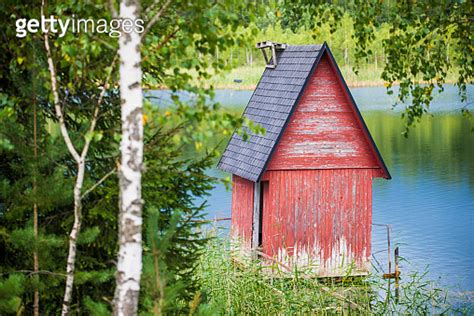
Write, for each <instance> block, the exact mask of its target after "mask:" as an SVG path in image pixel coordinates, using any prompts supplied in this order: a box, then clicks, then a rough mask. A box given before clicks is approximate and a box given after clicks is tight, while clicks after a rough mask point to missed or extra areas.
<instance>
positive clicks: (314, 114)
mask: <svg viewBox="0 0 474 316" xmlns="http://www.w3.org/2000/svg"><path fill="white" fill-rule="evenodd" d="M303 93H304V94H303V96H302V98H301V101H300V103H299V104H298V105H297V107H296V109H295V111H294V112H293V114H292V116H291V118H290V122H289V124H288V126H287V127H286V129H285V131H284V132H283V135H282V137H281V139H280V141H279V143H278V145H277V148H276V149H275V152H274V153H273V155H272V157H271V160H270V162H269V164H268V166H267V169H266V170H296V169H298V170H301V169H332V168H378V169H379V168H380V167H379V164H378V162H377V160H376V159H375V157H374V155H373V153H372V151H371V148H370V145H369V143H368V142H367V140H366V138H365V136H364V134H363V131H362V129H361V127H360V125H359V123H358V121H357V119H356V115H355V113H354V112H353V110H352V108H351V105H350V103H349V102H351V101H350V100H349V99H348V98H347V96H346V94H345V93H344V88H343V87H342V86H341V84H340V82H339V80H338V76H337V74H336V72H335V70H334V68H333V67H332V66H331V64H330V60H329V57H328V56H327V54H324V56H323V57H322V59H321V61H320V62H319V65H318V66H317V68H316V70H315V71H314V73H313V76H312V77H311V79H310V83H309V85H308V86H307V88H306V89H305V91H304V92H303Z"/></svg>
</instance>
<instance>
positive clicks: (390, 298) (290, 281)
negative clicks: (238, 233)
mask: <svg viewBox="0 0 474 316" xmlns="http://www.w3.org/2000/svg"><path fill="white" fill-rule="evenodd" d="M231 249H232V247H231V246H230V243H229V242H228V241H226V240H225V239H215V240H214V241H213V242H212V243H210V245H209V247H208V249H207V251H206V253H205V254H204V255H203V256H202V257H201V261H200V265H199V268H198V270H197V277H198V279H199V282H200V284H201V287H202V292H201V294H200V295H201V297H200V299H201V300H202V302H201V304H200V307H199V311H200V313H201V314H206V315H210V314H219V315H222V314H226V315H227V314H228V315H240V314H251V315H255V314H256V315H293V314H347V313H349V314H362V315H364V314H365V315H368V314H376V315H382V314H383V315H385V314H393V313H401V314H442V313H455V312H463V311H458V310H455V309H454V308H453V307H452V306H450V304H449V302H448V300H447V292H446V291H445V290H442V289H440V288H439V287H437V286H436V284H435V283H433V282H431V281H427V280H426V278H425V274H419V273H404V275H403V276H402V282H401V284H400V288H399V296H398V299H397V298H395V295H394V284H393V280H392V281H391V282H392V284H391V285H390V289H389V288H388V286H389V283H388V282H389V281H388V280H384V279H382V277H381V273H377V272H374V274H373V275H371V276H369V277H367V278H364V279H351V278H346V279H343V281H342V282H340V283H330V282H329V283H328V281H324V282H323V281H321V280H318V279H315V278H308V277H305V276H304V275H301V274H299V273H297V272H295V273H292V274H290V275H286V276H285V277H283V276H281V275H270V274H268V273H265V272H264V271H263V270H262V266H261V265H260V264H259V262H258V260H249V259H247V261H246V262H245V264H244V265H243V266H242V265H241V264H237V263H235V262H234V261H233V260H232V257H233V256H234V255H235V253H234V252H233V251H232V250H231ZM464 312H466V313H467V312H468V311H464Z"/></svg>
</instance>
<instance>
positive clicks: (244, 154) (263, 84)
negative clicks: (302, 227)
mask: <svg viewBox="0 0 474 316" xmlns="http://www.w3.org/2000/svg"><path fill="white" fill-rule="evenodd" d="M325 51H328V52H329V49H328V47H327V45H326V44H323V45H304V46H287V48H286V49H285V50H283V51H277V52H276V54H277V63H278V64H277V66H276V68H273V69H272V68H266V69H265V71H264V72H263V75H262V77H261V79H260V82H259V83H258V85H257V88H256V89H255V91H254V93H253V95H252V97H251V98H250V101H249V103H248V105H247V107H246V108H245V111H244V113H243V116H244V117H247V118H249V119H251V120H252V121H254V122H255V123H258V124H260V125H261V126H263V127H264V128H265V130H266V133H265V135H255V134H253V133H251V132H248V134H249V138H248V139H247V140H246V141H244V140H243V138H242V136H240V135H238V134H237V133H234V134H233V135H232V138H231V139H230V141H229V144H228V145H227V148H226V149H225V151H224V153H223V155H222V157H221V159H220V161H219V164H218V168H219V169H221V170H223V171H227V172H230V173H232V174H235V175H237V176H240V177H242V178H245V179H248V180H250V181H253V182H256V181H259V180H260V177H261V175H262V174H263V172H264V171H265V167H266V165H267V163H268V161H269V158H270V156H271V154H272V152H273V149H274V148H275V147H276V146H275V145H276V144H277V143H278V140H279V138H280V136H281V135H282V134H283V133H282V132H283V130H284V129H285V126H286V124H287V122H288V120H289V117H290V114H291V113H292V111H293V108H294V106H295V105H296V104H297V103H298V101H299V98H300V97H301V96H302V94H303V90H304V88H305V86H306V84H307V83H308V82H309V78H310V77H311V74H312V73H313V72H314V69H315V68H316V66H317V64H318V63H319V60H320V59H321V56H322V54H323V53H324V52H325ZM329 55H330V56H331V58H332V54H331V53H330V52H329ZM349 95H350V93H349ZM354 104H355V103H354ZM364 125H365V124H364ZM369 135H370V134H369ZM369 137H370V136H369ZM370 140H371V141H372V139H370ZM372 142H373V141H372ZM373 146H375V144H373ZM375 149H376V147H375ZM377 154H378V156H379V158H380V159H381V157H380V154H379V153H378V151H377ZM382 164H383V161H382ZM383 168H384V169H385V171H386V172H387V174H388V171H387V170H386V168H385V165H383Z"/></svg>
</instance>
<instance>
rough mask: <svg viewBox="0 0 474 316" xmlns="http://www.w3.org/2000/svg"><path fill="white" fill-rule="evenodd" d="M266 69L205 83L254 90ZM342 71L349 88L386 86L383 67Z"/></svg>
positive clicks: (238, 71)
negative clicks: (382, 76) (357, 71)
mask: <svg viewBox="0 0 474 316" xmlns="http://www.w3.org/2000/svg"><path fill="white" fill-rule="evenodd" d="M264 69H265V65H263V64H262V65H260V64H259V65H253V66H239V67H236V68H233V69H231V70H228V71H226V72H223V73H220V74H216V75H213V76H211V78H210V79H208V80H206V81H205V82H204V85H205V86H210V85H212V86H213V87H214V88H215V89H231V90H254V89H255V87H256V85H257V83H258V81H259V80H260V77H261V75H262V73H263V71H264ZM340 69H341V72H342V75H343V76H344V79H345V80H346V83H347V85H348V86H349V87H375V86H383V85H384V81H383V80H382V79H381V75H382V70H383V69H382V68H381V67H375V66H374V65H367V66H365V67H364V68H361V69H360V70H359V73H358V74H357V75H356V74H355V73H354V71H353V69H352V67H351V66H340ZM236 81H238V82H236ZM455 82H456V76H455V73H454V72H450V73H449V74H448V77H447V81H446V83H455ZM196 83H197V82H196ZM201 83H202V82H201ZM155 88H156V87H155ZM158 88H159V87H158Z"/></svg>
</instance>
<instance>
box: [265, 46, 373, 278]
mask: <svg viewBox="0 0 474 316" xmlns="http://www.w3.org/2000/svg"><path fill="white" fill-rule="evenodd" d="M349 102H351V100H350V99H349V98H348V95H347V94H346V93H345V90H344V87H343V86H342V85H341V82H340V80H339V79H338V76H337V74H336V72H335V69H334V67H333V66H332V65H331V61H330V59H329V57H328V56H327V55H326V56H323V57H322V59H321V61H320V63H319V65H318V66H317V68H316V70H315V72H314V74H313V76H312V78H310V83H309V85H308V86H307V88H306V89H305V91H304V94H303V96H302V98H301V101H300V103H299V104H298V105H297V108H296V109H295V111H294V112H293V115H292V116H291V118H290V122H289V124H288V126H287V128H286V129H285V131H284V133H283V135H282V138H281V139H280V142H279V144H278V147H277V148H276V150H275V152H274V154H273V156H272V158H271V161H270V163H269V165H268V167H267V171H266V173H265V175H264V179H265V180H268V181H269V189H268V191H269V193H268V196H266V197H264V199H265V200H264V210H263V250H264V252H265V253H267V254H268V255H270V256H275V257H278V259H279V260H282V261H284V262H287V263H289V264H292V263H297V264H298V265H299V266H308V265H310V266H313V270H315V271H316V272H317V273H319V274H320V275H325V276H329V275H341V274H344V273H345V271H344V269H347V267H348V265H350V264H351V263H352V262H354V263H355V264H356V267H357V270H359V271H367V270H368V268H369V257H370V254H371V249H370V247H371V223H372V218H371V216H372V177H373V176H375V175H381V171H380V167H379V164H378V162H377V160H376V158H375V157H374V153H373V152H372V151H371V150H372V149H371V148H370V146H369V142H368V140H367V138H366V137H365V135H364V134H363V130H362V128H361V124H360V122H359V121H358V117H357V115H356V113H355V112H354V110H353V109H352V107H351V104H350V103H349Z"/></svg>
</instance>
